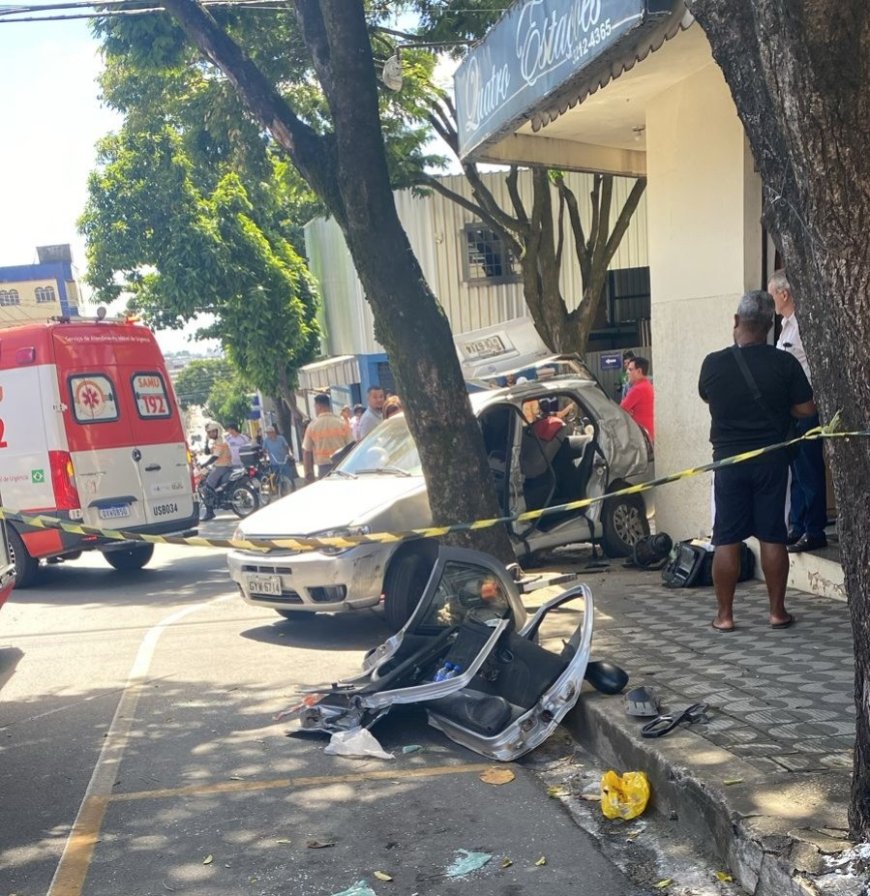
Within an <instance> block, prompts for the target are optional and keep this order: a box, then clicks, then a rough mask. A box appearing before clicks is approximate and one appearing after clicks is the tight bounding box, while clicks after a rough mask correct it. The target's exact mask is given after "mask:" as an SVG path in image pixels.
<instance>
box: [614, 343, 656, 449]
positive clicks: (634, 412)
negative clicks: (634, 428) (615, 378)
mask: <svg viewBox="0 0 870 896" xmlns="http://www.w3.org/2000/svg"><path fill="white" fill-rule="evenodd" d="M627 371H628V382H629V388H628V393H627V394H626V396H625V398H623V399H622V401H621V402H620V403H619V406H620V407H621V408H622V409H623V410H626V411H628V413H629V414H631V416H632V417H634V421H635V423H637V424H638V425H639V426H641V427H642V428H643V429H645V430H646V434H647V435H648V436H649V440H650V441H651V442H652V441H654V440H655V428H654V424H653V416H654V412H655V394H654V393H653V385H652V383H651V382H650V381H649V380H648V379H647V374H648V373H649V361H647V359H646V358H638V357H635V358H632V359H631V360H630V361H629V362H628V368H627Z"/></svg>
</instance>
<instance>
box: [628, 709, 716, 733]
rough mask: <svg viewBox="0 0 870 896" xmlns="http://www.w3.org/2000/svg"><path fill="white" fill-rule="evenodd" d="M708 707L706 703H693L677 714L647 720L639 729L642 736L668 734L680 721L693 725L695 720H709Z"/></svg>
mask: <svg viewBox="0 0 870 896" xmlns="http://www.w3.org/2000/svg"><path fill="white" fill-rule="evenodd" d="M708 709H709V704H708V703H693V704H692V705H691V706H690V707H688V708H687V709H684V710H683V711H682V712H681V713H680V714H679V715H678V716H659V717H658V718H657V719H653V720H652V721H651V722H647V724H646V725H644V726H643V728H641V729H640V733H641V736H642V737H664V735H666V734H669V733H670V732H671V731H673V730H674V728H676V727H677V725H679V724H681V723H682V722H688V723H689V724H690V725H694V724H695V722H709V721H710V717H709V716H708V715H707V710H708Z"/></svg>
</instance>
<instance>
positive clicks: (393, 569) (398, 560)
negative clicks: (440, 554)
mask: <svg viewBox="0 0 870 896" xmlns="http://www.w3.org/2000/svg"><path fill="white" fill-rule="evenodd" d="M431 572H432V565H431V563H429V562H428V561H427V560H426V558H425V557H423V556H422V555H420V554H417V553H412V554H399V556H398V557H395V558H394V559H393V561H392V563H390V567H389V569H388V570H387V577H386V578H385V579H384V618H385V619H386V622H387V625H388V626H389V627H390V628H391V629H392V630H393V631H398V630H399V629H400V628H401V627H402V626H403V625H404V624H405V623H406V622H407V621H408V620H409V619H410V618H411V614H412V613H413V612H414V610H415V609H416V607H417V604H418V603H419V602H420V598H421V597H422V596H423V591H424V589H425V588H426V583H427V582H428V581H429V574H430V573H431Z"/></svg>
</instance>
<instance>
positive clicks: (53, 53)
mask: <svg viewBox="0 0 870 896" xmlns="http://www.w3.org/2000/svg"><path fill="white" fill-rule="evenodd" d="M0 59H2V60H3V76H2V81H0V128H2V135H3V137H2V139H0V209H2V214H0V265H15V264H31V263H34V262H35V261H36V260H37V259H36V247H37V246H46V245H54V244H57V243H69V244H70V245H71V246H72V254H73V263H74V265H75V267H76V270H77V275H78V282H79V285H80V286H81V288H82V292H83V294H84V295H85V296H86V297H87V286H86V285H85V284H83V283H82V277H83V275H84V272H85V267H86V265H85V248H84V242H83V240H82V238H81V236H80V235H79V233H78V232H77V230H76V220H77V219H78V217H79V216H80V215H81V213H82V210H83V209H84V205H85V201H86V198H87V179H88V174H89V173H90V171H91V170H92V169H93V167H94V161H95V149H94V147H95V144H96V142H97V140H99V139H100V137H102V136H103V135H105V134H107V133H109V132H110V131H112V130H115V129H117V128H118V127H119V126H120V124H121V120H120V117H119V116H118V115H117V114H116V113H114V112H112V111H111V110H110V109H107V108H106V107H105V106H103V105H102V104H101V103H100V100H99V87H98V85H97V83H96V79H97V76H98V75H99V73H100V71H101V68H102V63H101V60H100V55H99V45H98V43H97V41H96V40H94V39H93V38H92V37H91V35H90V30H89V25H88V21H87V20H85V19H75V20H68V21H60V22H19V21H15V20H12V21H0ZM112 310H113V311H114V310H115V309H112ZM189 332H190V331H189V330H188V331H185V332H168V331H167V332H162V333H158V341H159V342H160V344H161V348H162V349H163V351H164V352H172V351H180V350H183V349H189V348H192V349H193V350H195V351H200V350H202V348H201V346H204V344H198V345H197V346H192V345H191V343H190V342H189V341H188V334H189Z"/></svg>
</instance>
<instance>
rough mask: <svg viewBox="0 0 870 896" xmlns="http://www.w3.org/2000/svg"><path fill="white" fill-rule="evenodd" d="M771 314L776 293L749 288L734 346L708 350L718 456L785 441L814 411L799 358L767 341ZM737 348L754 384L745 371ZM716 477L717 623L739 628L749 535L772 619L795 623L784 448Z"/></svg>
mask: <svg viewBox="0 0 870 896" xmlns="http://www.w3.org/2000/svg"><path fill="white" fill-rule="evenodd" d="M773 317H774V304H773V297H772V296H771V295H770V293H767V292H764V291H763V290H756V291H754V292H749V293H747V294H746V295H745V296H743V298H742V299H741V300H740V304H739V306H738V308H737V314H736V315H735V316H734V346H733V347H729V348H726V349H722V351H718V352H713V353H712V354H710V355H707V357H706V358H704V363H703V364H702V365H701V376H700V379H699V380H698V392H699V393H700V395H701V398H703V399H704V401H706V402H707V404H708V405H709V406H710V417H711V418H712V424H711V426H710V441H711V442H712V443H713V460H722V459H723V458H726V457H733V456H734V455H735V454H741V453H742V452H744V451H751V450H753V449H755V448H764V447H765V446H766V445H773V444H775V443H777V442H781V441H783V440H784V439H785V437H786V435H787V433H788V430H789V426H790V423H791V418H792V417H808V416H810V415H812V414H814V413H815V410H816V406H815V403H814V402H813V390H812V388H811V387H810V384H809V382H808V380H807V377H806V374H805V373H804V372H803V369H802V368H801V365H800V363H799V362H798V361H797V359H796V358H794V357H793V356H791V355H789V354H788V353H787V352H782V351H777V349H776V348H774V347H773V346H772V345H768V344H767V334H768V333H769V332H770V328H771V327H772V326H773ZM737 353H739V356H740V357H742V358H743V360H744V361H745V364H746V368H748V373H749V378H751V379H752V380H754V386H753V385H752V384H750V382H749V380H748V379H747V377H746V376H745V374H744V372H743V371H742V370H741V366H740V363H739V361H738V355H737ZM756 392H757V393H758V394H756ZM714 477H715V478H714V494H715V499H716V518H715V520H714V522H713V544H714V545H715V546H716V553H715V556H714V557H713V585H714V587H715V589H716V602H717V604H718V608H719V609H718V613H717V615H716V618H715V619H714V620H713V628H715V629H716V630H717V631H720V632H731V631H734V616H733V612H732V607H733V604H734V589H735V587H736V586H737V579H738V577H739V575H740V543H741V542H742V541H743V540H744V539H746V538H748V537H749V536H750V535H754V536H755V537H756V538H757V539H758V541H759V542H760V544H761V568H762V571H763V572H764V581H765V583H766V585H767V593H768V597H769V598H770V616H769V621H770V624H771V626H773V627H774V628H787V627H788V626H789V625H791V624H792V622H794V617H793V616H792V615H791V614H790V613H787V612H786V609H785V588H786V583H787V581H788V553H787V552H786V540H787V538H788V532H787V529H786V524H785V495H786V486H787V484H788V457H787V455H786V454H785V452H784V451H775V452H773V453H771V454H764V455H762V456H761V457H759V458H756V459H754V460H750V461H743V462H741V463H737V464H735V465H734V466H729V467H722V468H721V469H719V470H716V472H715V474H714Z"/></svg>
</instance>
